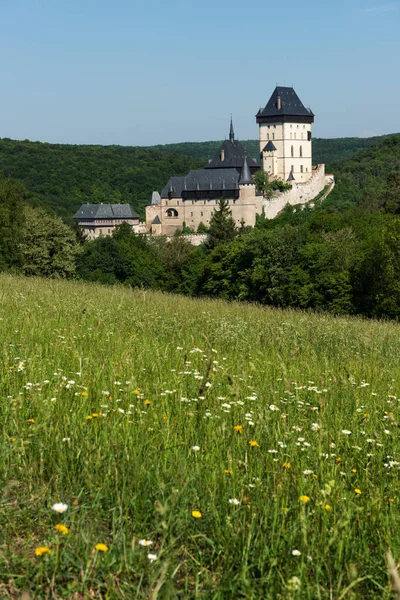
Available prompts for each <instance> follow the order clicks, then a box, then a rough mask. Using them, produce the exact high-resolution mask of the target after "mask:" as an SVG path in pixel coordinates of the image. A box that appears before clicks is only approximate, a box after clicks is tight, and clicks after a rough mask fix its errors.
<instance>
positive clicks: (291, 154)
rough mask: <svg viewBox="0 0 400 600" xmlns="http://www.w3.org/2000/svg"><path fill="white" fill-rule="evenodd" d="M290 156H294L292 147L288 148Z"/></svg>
mask: <svg viewBox="0 0 400 600" xmlns="http://www.w3.org/2000/svg"><path fill="white" fill-rule="evenodd" d="M290 156H294V148H293V146H290Z"/></svg>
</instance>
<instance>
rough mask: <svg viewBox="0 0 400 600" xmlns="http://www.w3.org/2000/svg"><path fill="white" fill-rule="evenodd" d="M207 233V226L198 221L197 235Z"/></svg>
mask: <svg viewBox="0 0 400 600" xmlns="http://www.w3.org/2000/svg"><path fill="white" fill-rule="evenodd" d="M208 232H209V227H207V225H205V223H203V221H200V223H199V226H198V227H197V233H208Z"/></svg>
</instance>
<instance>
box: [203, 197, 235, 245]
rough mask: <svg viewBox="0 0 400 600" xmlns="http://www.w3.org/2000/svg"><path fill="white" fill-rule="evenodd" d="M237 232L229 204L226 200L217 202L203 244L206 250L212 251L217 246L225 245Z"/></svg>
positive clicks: (222, 199)
mask: <svg viewBox="0 0 400 600" xmlns="http://www.w3.org/2000/svg"><path fill="white" fill-rule="evenodd" d="M236 235H237V231H236V227H235V222H234V220H233V219H232V213H231V210H230V208H229V202H228V200H226V198H221V199H220V200H219V201H218V208H217V209H216V210H215V212H214V214H213V216H212V217H211V219H210V231H209V234H208V239H207V241H206V243H205V245H206V248H207V249H209V250H212V249H213V248H215V247H216V246H218V245H219V244H226V243H227V242H230V241H231V240H233V238H234V237H236Z"/></svg>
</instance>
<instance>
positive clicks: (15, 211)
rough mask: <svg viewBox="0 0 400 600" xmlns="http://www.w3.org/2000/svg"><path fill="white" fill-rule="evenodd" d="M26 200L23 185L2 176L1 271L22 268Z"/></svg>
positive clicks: (0, 221)
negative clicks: (21, 246)
mask: <svg viewBox="0 0 400 600" xmlns="http://www.w3.org/2000/svg"><path fill="white" fill-rule="evenodd" d="M24 200H25V189H24V187H23V185H22V184H20V183H19V182H16V181H13V180H12V179H9V178H6V177H3V176H2V175H0V271H3V270H6V269H10V268H14V269H18V268H20V267H21V264H22V254H21V248H20V243H21V241H22V237H23V225H24V220H25V215H24Z"/></svg>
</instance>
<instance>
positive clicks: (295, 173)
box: [256, 86, 314, 183]
mask: <svg viewBox="0 0 400 600" xmlns="http://www.w3.org/2000/svg"><path fill="white" fill-rule="evenodd" d="M256 119H257V123H258V125H259V133H260V159H261V168H262V170H263V171H266V172H267V173H268V174H269V175H270V177H271V178H272V179H282V180H283V181H289V182H295V183H301V182H305V181H308V180H309V179H310V178H311V176H312V123H314V114H313V113H312V112H311V110H310V109H308V108H306V107H305V106H304V105H303V104H302V102H301V101H300V98H299V97H298V95H297V94H296V92H295V91H294V89H293V88H291V87H281V86H277V87H276V88H275V90H274V92H273V94H272V96H271V98H270V99H269V100H268V103H267V105H266V106H265V108H264V109H260V110H259V111H258V113H257V115H256Z"/></svg>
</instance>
